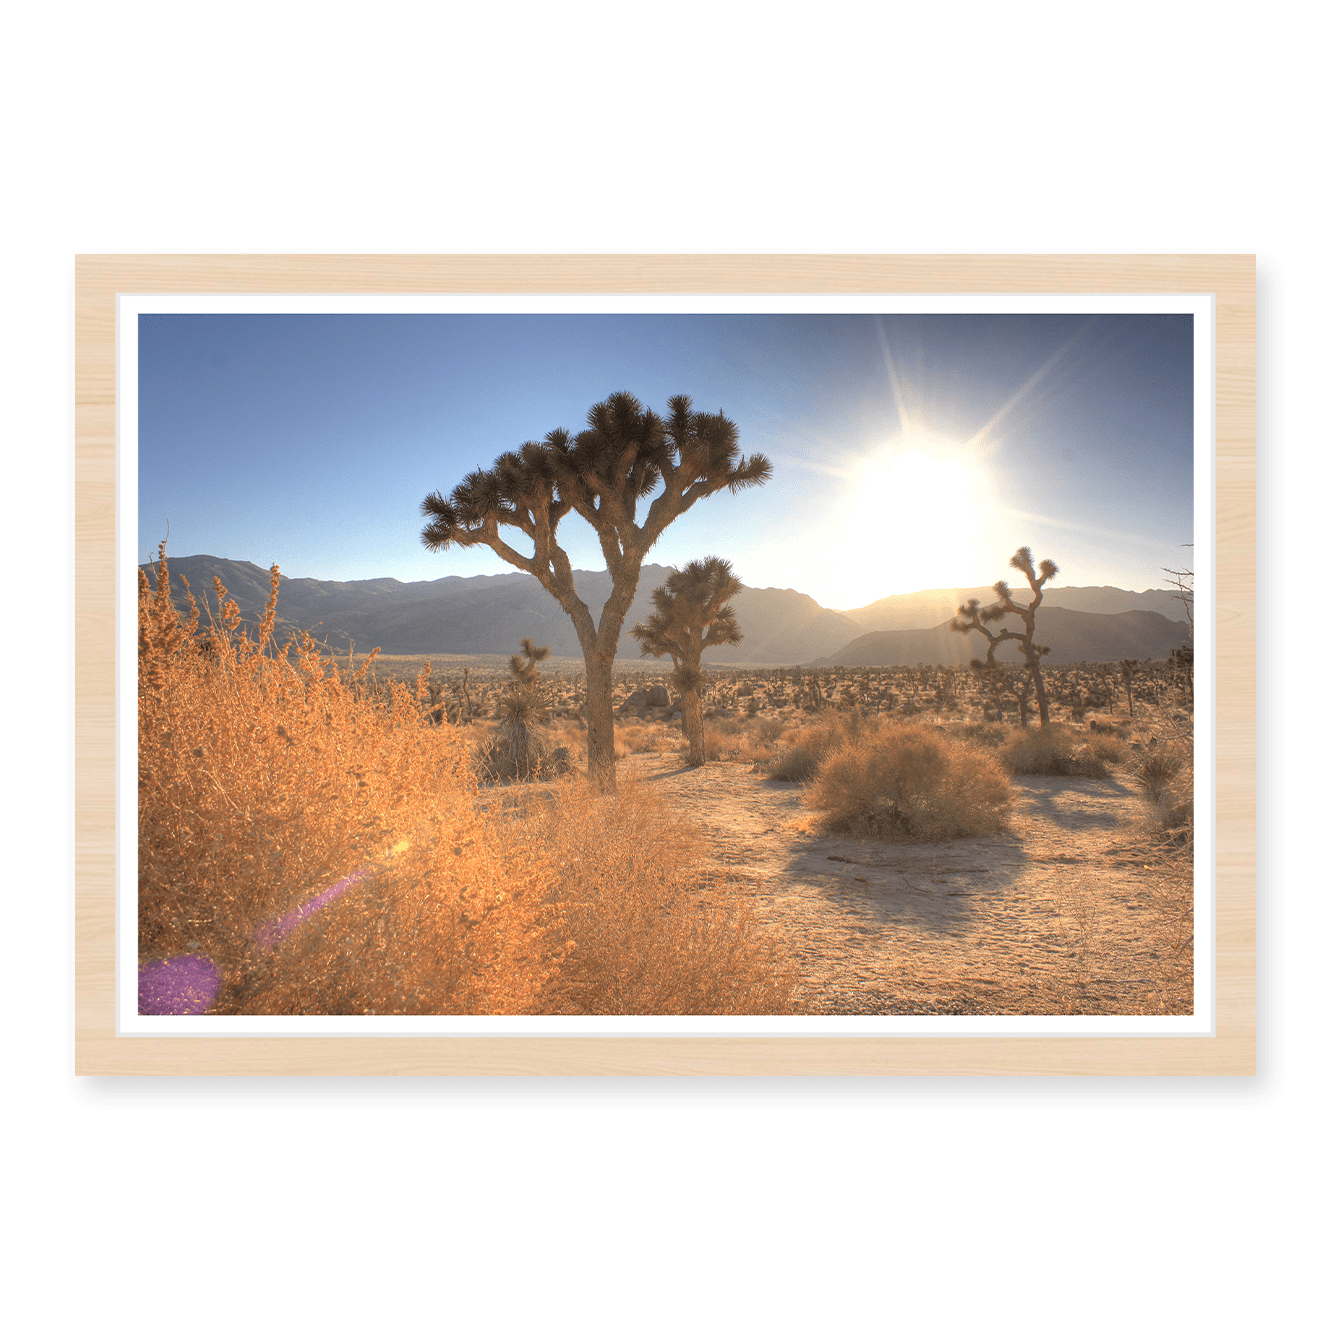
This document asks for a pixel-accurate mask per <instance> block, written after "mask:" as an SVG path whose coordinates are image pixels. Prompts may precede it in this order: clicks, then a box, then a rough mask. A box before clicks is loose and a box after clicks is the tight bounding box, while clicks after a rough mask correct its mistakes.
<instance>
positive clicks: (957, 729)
mask: <svg viewBox="0 0 1330 1330" xmlns="http://www.w3.org/2000/svg"><path fill="white" fill-rule="evenodd" d="M948 729H949V730H951V731H952V732H953V733H954V734H955V736H956V737H957V738H961V739H968V740H969V741H970V742H971V743H974V744H978V745H979V747H981V748H994V749H996V748H1001V747H1002V745H1003V744H1004V743H1006V742H1007V739H1008V738H1009V737H1010V735H1011V727H1010V726H1008V725H1003V724H1002V723H1001V722H1000V721H989V720H979V721H968V722H966V723H965V724H962V725H956V726H948Z"/></svg>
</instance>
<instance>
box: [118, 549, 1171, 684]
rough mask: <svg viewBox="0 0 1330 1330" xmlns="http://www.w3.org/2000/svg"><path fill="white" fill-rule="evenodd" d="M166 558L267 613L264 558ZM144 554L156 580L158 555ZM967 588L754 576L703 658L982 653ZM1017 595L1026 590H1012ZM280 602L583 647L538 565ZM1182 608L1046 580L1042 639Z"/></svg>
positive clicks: (496, 649) (337, 586) (623, 651)
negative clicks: (853, 597)
mask: <svg viewBox="0 0 1330 1330" xmlns="http://www.w3.org/2000/svg"><path fill="white" fill-rule="evenodd" d="M169 562H170V570H171V584H172V594H173V599H174V601H175V603H176V604H177V605H179V606H180V607H182V608H184V607H185V604H186V598H185V591H184V587H183V585H182V584H181V580H180V579H181V578H182V577H184V578H186V579H188V581H189V585H190V587H191V589H192V590H193V592H194V594H195V597H196V598H197V599H198V600H199V601H200V604H201V605H202V603H203V600H204V593H206V596H207V599H208V601H209V602H215V596H214V595H213V590H212V579H213V578H214V577H220V578H221V580H222V583H223V585H224V586H225V587H226V589H227V590H228V592H229V593H230V594H231V596H232V597H233V599H234V600H235V602H236V604H237V605H238V606H239V608H240V611H241V614H242V615H243V617H244V618H245V619H246V620H247V621H249V622H254V621H256V620H257V619H258V617H259V616H260V615H261V614H262V612H263V607H264V605H265V604H266V603H267V600H268V594H269V574H268V572H267V570H266V569H263V568H260V567H258V566H257V565H256V564H253V563H246V562H240V561H237V560H233V559H221V558H216V557H214V556H212V555H207V554H197V555H190V556H186V557H183V558H172V559H171V560H170V561H169ZM142 566H143V568H144V569H145V571H147V572H148V576H149V581H150V583H152V582H154V581H155V574H154V572H153V571H152V568H151V565H148V564H144V565H142ZM670 571H671V570H670V569H669V568H665V567H662V566H661V565H660V564H647V565H644V566H643V568H642V575H641V578H640V580H639V582H638V588H637V595H636V597H635V598H634V600H633V604H632V607H631V608H630V610H629V612H628V617H627V619H626V621H625V625H624V627H625V632H624V635H623V637H621V638H620V642H619V654H620V655H621V656H629V657H636V656H637V654H638V647H637V643H636V642H635V641H633V640H632V639H631V638H629V637H628V636H627V629H628V628H630V627H631V626H632V625H633V624H634V623H636V622H637V621H638V620H640V619H645V618H646V617H647V615H649V614H650V613H651V610H652V608H653V607H652V603H651V593H652V592H653V591H654V590H655V589H656V588H657V587H658V586H660V585H661V584H662V583H663V582H664V581H665V579H666V577H667V576H668V575H669V573H670ZM574 579H575V581H576V584H577V589H578V592H579V594H580V595H581V596H582V599H583V600H584V601H586V603H587V605H588V606H590V607H591V610H592V614H593V615H594V616H595V617H596V618H599V615H600V609H601V607H602V606H603V605H604V603H605V600H606V598H607V597H608V595H609V592H610V576H609V573H607V572H586V571H580V570H579V571H576V572H575V573H574ZM971 597H974V598H975V599H977V600H979V601H980V602H981V603H983V604H987V603H990V602H991V601H992V599H993V589H992V587H991V586H989V587H977V588H964V587H957V588H947V587H941V588H934V589H932V590H928V591H917V592H913V593H911V594H908V595H901V596H888V597H886V598H884V599H882V600H878V601H874V602H873V603H872V604H871V605H865V606H862V607H861V608H859V609H853V610H844V611H841V610H830V609H827V608H825V607H824V606H822V605H819V604H818V603H817V601H815V600H814V599H813V598H812V597H811V596H807V595H804V594H803V593H802V592H799V591H793V590H789V589H780V588H776V587H756V588H748V589H746V590H744V591H743V592H742V593H741V594H740V595H739V596H738V597H737V598H736V600H735V602H734V603H735V611H736V614H737V617H738V620H739V626H740V629H741V630H742V632H743V635H744V636H743V641H742V642H740V643H738V644H736V645H734V646H728V647H715V648H712V649H711V650H710V651H708V653H707V657H706V659H707V661H708V662H709V663H712V664H716V665H722V664H736V665H737V664H763V665H802V664H816V665H914V664H917V663H919V662H921V661H922V662H924V663H925V664H939V665H940V664H964V663H965V662H966V661H968V660H969V659H970V658H971V657H972V656H979V655H982V654H983V652H982V651H981V650H980V648H981V646H983V645H984V643H983V640H982V638H980V637H979V635H978V634H968V635H966V634H960V633H953V632H951V631H950V630H949V628H948V624H949V622H950V620H951V617H952V616H953V615H954V614H955V613H956V608H957V606H958V605H960V604H961V603H963V602H964V601H966V600H969V599H970V598H971ZM1016 598H1017V600H1018V601H1019V600H1020V599H1021V597H1020V595H1019V590H1018V589H1017V595H1016ZM215 608H216V606H215V603H214V611H215ZM277 612H278V613H277V628H278V636H279V638H280V637H283V636H285V635H286V634H287V633H291V632H295V631H299V630H301V629H305V630H308V631H309V632H310V633H311V634H312V635H313V636H314V637H316V638H318V639H319V640H320V641H326V642H327V643H328V645H329V646H330V647H333V648H335V649H337V650H339V651H340V650H345V649H346V647H347V645H348V644H349V643H351V642H354V643H355V646H356V650H357V652H358V653H364V652H367V651H369V650H370V649H371V648H373V647H379V648H380V649H381V650H382V651H383V653H384V654H385V655H393V656H414V655H495V654H508V653H511V652H513V651H516V650H517V649H518V645H519V644H520V642H521V640H522V639H523V638H524V637H530V638H534V639H535V640H536V642H537V643H539V644H540V645H542V646H548V647H549V648H550V650H551V652H552V653H553V654H554V655H556V656H573V657H579V656H580V655H581V654H582V653H581V648H580V647H579V646H578V642H577V635H576V633H575V632H574V631H573V626H572V623H571V622H570V620H569V619H568V617H567V615H565V614H564V612H563V610H562V609H561V608H560V607H559V605H558V603H557V602H556V601H555V600H554V598H553V597H552V596H551V595H550V594H549V593H548V592H547V591H546V590H545V589H544V588H543V587H542V586H541V585H540V584H539V583H538V582H537V581H536V579H535V578H533V577H531V576H529V575H528V574H526V573H520V572H512V573H498V574H494V575H490V576H484V575H482V576H477V577H440V578H436V579H434V580H432V581H427V582H399V581H398V580H397V579H396V578H392V577H375V578H369V579H366V580H363V581H354V582H333V581H322V580H319V579H316V578H310V577H282V579H281V587H280V592H279V595H278V600H277ZM205 618H206V613H205ZM1181 619H1182V611H1181V606H1180V605H1179V604H1178V602H1177V601H1176V600H1175V599H1174V598H1173V595H1172V593H1170V592H1168V591H1139V592H1138V591H1123V590H1121V589H1120V588H1118V587H1057V588H1048V589H1047V590H1045V592H1044V603H1043V605H1041V607H1040V609H1039V616H1038V636H1037V640H1038V641H1039V642H1041V643H1042V644H1043V645H1046V646H1048V647H1050V648H1052V651H1051V654H1050V657H1049V661H1050V663H1051V664H1058V663H1064V662H1066V663H1070V662H1072V661H1079V660H1085V661H1107V660H1120V659H1124V658H1136V659H1142V658H1144V657H1146V656H1152V657H1154V658H1156V659H1159V658H1161V657H1165V656H1167V655H1168V653H1169V650H1170V648H1172V647H1174V646H1182V645H1185V644H1186V643H1187V642H1188V640H1189V636H1188V629H1187V625H1186V623H1185V622H1181V621H1180V620H1181ZM999 658H1000V659H1004V660H1012V661H1014V660H1015V659H1017V657H1016V655H1015V648H1014V646H1013V645H1012V644H1011V643H1006V644H1004V646H1003V648H1002V649H1001V650H1000V651H999Z"/></svg>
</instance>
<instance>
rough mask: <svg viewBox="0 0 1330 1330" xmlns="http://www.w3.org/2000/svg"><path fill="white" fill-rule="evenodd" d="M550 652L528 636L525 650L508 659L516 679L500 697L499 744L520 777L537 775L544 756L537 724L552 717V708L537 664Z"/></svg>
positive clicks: (507, 771) (508, 768) (509, 767)
mask: <svg viewBox="0 0 1330 1330" xmlns="http://www.w3.org/2000/svg"><path fill="white" fill-rule="evenodd" d="M549 654H550V649H549V647H538V646H536V645H535V644H534V643H533V642H532V641H531V639H530V638H529V637H524V638H523V639H522V650H521V652H520V653H519V654H517V655H514V656H510V657H509V658H508V668H509V669H510V670H511V671H512V675H513V680H512V683H511V684H510V685H509V686H508V691H507V692H506V693H504V695H503V696H502V697H501V698H500V699H499V745H500V748H501V750H502V753H503V762H502V766H503V768H504V770H505V774H510V775H513V776H516V777H517V778H518V779H519V780H527V779H528V778H529V777H531V776H532V775H534V774H535V772H536V771H537V770H538V769H539V767H540V765H541V759H542V757H543V756H544V745H543V744H542V743H541V741H540V736H539V735H538V734H537V733H536V728H535V727H536V725H537V724H539V722H541V721H543V720H548V719H549V714H550V707H549V699H548V698H547V697H546V696H545V692H544V689H543V687H542V686H541V682H540V674H539V671H538V670H537V669H536V666H537V664H539V662H540V661H542V660H544V659H545V657H546V656H548V655H549Z"/></svg>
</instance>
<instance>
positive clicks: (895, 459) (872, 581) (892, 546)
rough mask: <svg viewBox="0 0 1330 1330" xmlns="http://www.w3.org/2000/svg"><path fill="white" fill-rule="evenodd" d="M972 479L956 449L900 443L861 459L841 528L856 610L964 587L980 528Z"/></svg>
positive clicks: (971, 573)
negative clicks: (887, 599) (911, 594)
mask: <svg viewBox="0 0 1330 1330" xmlns="http://www.w3.org/2000/svg"><path fill="white" fill-rule="evenodd" d="M976 479H977V477H976V475H975V473H974V470H973V468H972V467H971V466H968V465H967V464H966V462H965V461H964V460H963V459H962V456H961V453H960V450H959V449H958V448H956V447H955V446H954V445H953V446H948V445H945V444H932V443H930V444H928V445H922V446H921V445H919V444H916V442H915V441H914V440H913V439H903V440H901V441H900V442H899V443H898V444H897V445H896V446H894V447H889V448H885V449H883V450H882V451H880V452H876V453H874V454H872V455H870V456H866V457H864V458H863V459H861V461H860V462H859V464H858V465H857V466H856V468H855V477H854V480H853V482H852V487H853V488H852V492H851V494H850V496H849V511H848V512H847V513H846V514H845V516H846V519H847V520H846V523H845V528H844V533H845V556H846V557H845V564H846V575H847V576H846V580H847V582H850V583H852V584H854V585H855V586H857V587H858V588H860V589H861V591H860V594H863V595H864V596H865V597H866V599H865V601H864V602H861V603H867V602H868V601H872V600H876V599H878V598H879V597H881V596H889V595H895V594H898V593H900V592H905V591H919V590H923V589H925V588H931V587H941V586H965V585H968V582H969V581H970V580H971V579H972V578H973V577H974V559H975V553H976V545H977V542H976V536H977V535H978V532H979V527H980V524H981V523H982V521H983V514H982V511H981V506H980V504H979V501H978V494H977V489H978V486H977V484H976ZM847 590H848V588H847Z"/></svg>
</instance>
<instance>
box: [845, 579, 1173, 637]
mask: <svg viewBox="0 0 1330 1330" xmlns="http://www.w3.org/2000/svg"><path fill="white" fill-rule="evenodd" d="M1013 576H1014V578H1015V580H1014V581H1012V583H1011V588H1012V594H1013V595H1014V596H1015V598H1016V599H1017V600H1018V601H1021V602H1022V603H1024V602H1026V601H1028V600H1029V595H1030V592H1029V588H1028V587H1027V586H1025V584H1024V581H1023V579H1022V578H1021V577H1020V576H1019V575H1013ZM971 597H973V598H974V599H975V600H977V601H979V603H980V604H981V605H989V604H991V603H992V601H993V587H992V584H991V583H990V584H989V585H988V586H982V587H954V588H952V587H936V588H934V589H933V590H930V591H912V592H909V593H908V594H906V595H901V596H886V597H884V598H883V599H882V600H875V601H874V602H873V603H872V604H871V605H864V606H861V607H860V608H859V609H857V610H845V611H844V614H845V617H846V618H847V619H852V620H853V621H854V622H855V623H857V624H858V625H859V628H860V631H862V632H892V631H896V630H898V629H902V628H933V627H935V626H936V625H937V624H939V623H941V622H942V621H943V620H944V619H947V620H949V619H950V618H951V617H952V616H953V615H954V614H955V613H956V609H957V607H958V606H960V605H963V604H965V602H966V601H967V600H969V599H970V598H971ZM1044 604H1045V605H1047V606H1048V607H1049V608H1050V609H1051V608H1053V607H1054V606H1056V607H1057V608H1059V609H1064V610H1080V611H1081V612H1083V613H1085V614H1126V613H1127V612H1128V611H1130V610H1152V611H1153V612H1154V613H1156V614H1162V615H1163V616H1164V618H1166V619H1182V618H1184V617H1185V616H1184V613H1183V609H1182V605H1181V603H1180V602H1179V601H1177V600H1175V599H1174V593H1173V592H1171V591H1123V590H1122V589H1121V588H1120V587H1115V586H1064V587H1052V586H1050V587H1045V588H1044Z"/></svg>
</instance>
